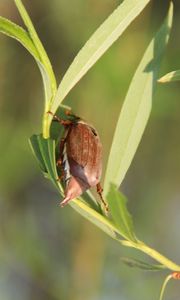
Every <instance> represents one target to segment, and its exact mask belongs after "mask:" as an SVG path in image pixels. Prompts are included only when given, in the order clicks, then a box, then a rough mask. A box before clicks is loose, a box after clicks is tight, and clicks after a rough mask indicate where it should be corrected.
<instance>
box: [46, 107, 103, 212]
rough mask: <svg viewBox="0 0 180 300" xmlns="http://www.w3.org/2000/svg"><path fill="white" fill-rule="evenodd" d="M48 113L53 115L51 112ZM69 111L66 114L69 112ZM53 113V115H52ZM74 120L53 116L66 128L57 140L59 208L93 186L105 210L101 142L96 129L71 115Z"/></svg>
mask: <svg viewBox="0 0 180 300" xmlns="http://www.w3.org/2000/svg"><path fill="white" fill-rule="evenodd" d="M48 113H49V114H52V113H51V112H50V111H49V112H48ZM68 114H69V113H68ZM52 115H53V114H52ZM71 116H73V120H62V119H60V118H59V117H57V116H55V115H53V120H55V121H57V122H59V123H60V124H61V125H63V126H64V127H65V136H64V138H63V139H62V140H61V142H60V146H59V157H58V160H57V166H60V167H61V169H62V171H63V178H64V181H65V185H66V187H65V197H64V199H63V201H62V202H61V207H63V206H65V205H66V204H67V203H68V202H69V201H70V200H72V199H74V198H76V197H78V196H80V195H82V193H83V192H85V191H86V190H88V189H89V188H91V187H94V186H96V188H97V193H98V194H99V196H100V198H101V201H102V203H103V204H104V206H105V209H106V210H108V207H107V204H106V203H105V201H104V200H103V197H102V188H101V185H100V177H101V173H102V145H101V142H100V138H99V135H98V133H97V131H96V130H95V129H94V128H93V127H92V126H91V125H89V124H87V123H86V122H84V121H83V120H81V119H80V118H79V117H76V116H74V115H71Z"/></svg>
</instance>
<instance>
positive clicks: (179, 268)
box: [121, 241, 180, 271]
mask: <svg viewBox="0 0 180 300" xmlns="http://www.w3.org/2000/svg"><path fill="white" fill-rule="evenodd" d="M121 243H122V244H123V245H124V246H127V247H133V248H136V249H138V250H140V251H142V252H144V253H146V254H147V255H149V256H151V257H152V258H153V259H155V260H156V261H158V262H159V263H161V264H162V265H163V266H165V267H167V268H168V269H169V270H172V271H180V266H179V265H177V264H175V263H174V262H172V261H171V260H169V259H168V258H166V257H165V256H163V255H162V254H160V253H159V252H158V251H156V250H154V249H152V248H150V247H149V246H147V245H146V244H144V243H143V242H141V241H138V242H137V243H133V242H131V241H121Z"/></svg>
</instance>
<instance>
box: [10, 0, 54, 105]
mask: <svg viewBox="0 0 180 300" xmlns="http://www.w3.org/2000/svg"><path fill="white" fill-rule="evenodd" d="M14 2H15V4H16V6H17V8H18V10H19V13H20V15H21V17H22V19H23V21H24V24H25V25H26V27H27V29H28V32H29V34H30V36H31V39H32V41H33V43H34V45H35V47H36V49H37V51H38V53H39V56H40V58H41V62H42V64H43V66H44V68H45V70H46V72H47V74H48V76H49V80H50V82H51V88H52V96H54V95H55V93H56V79H55V76H54V72H53V69H52V66H51V63H50V60H49V58H48V55H47V53H46V51H45V49H44V47H43V45H42V43H41V41H40V39H39V37H38V35H37V32H36V30H35V28H34V25H33V23H32V21H31V19H30V17H29V15H28V13H27V11H26V9H25V7H24V5H23V4H22V1H21V0H14ZM49 100H52V99H49Z"/></svg>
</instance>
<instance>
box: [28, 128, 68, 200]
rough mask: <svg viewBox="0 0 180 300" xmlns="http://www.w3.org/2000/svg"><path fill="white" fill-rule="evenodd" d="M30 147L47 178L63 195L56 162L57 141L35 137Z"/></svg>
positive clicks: (31, 140) (31, 139) (40, 136)
mask: <svg viewBox="0 0 180 300" xmlns="http://www.w3.org/2000/svg"><path fill="white" fill-rule="evenodd" d="M30 146H31V148H32V151H33V154H34V155H35V157H36V159H37V161H38V162H39V165H40V168H41V170H42V171H43V173H46V175H45V176H46V177H47V178H49V179H50V180H51V181H52V183H53V184H54V185H55V187H56V188H57V189H58V190H59V191H60V194H61V195H62V187H61V185H60V183H59V181H58V180H57V179H58V174H57V169H56V161H55V141H54V140H52V139H44V138H43V137H42V135H41V134H40V135H33V136H32V137H31V138H30Z"/></svg>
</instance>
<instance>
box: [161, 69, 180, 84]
mask: <svg viewBox="0 0 180 300" xmlns="http://www.w3.org/2000/svg"><path fill="white" fill-rule="evenodd" d="M179 80H180V70H177V71H172V72H170V73H167V74H166V75H164V76H163V77H161V78H160V79H158V82H160V83H168V82H172V81H179Z"/></svg>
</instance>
